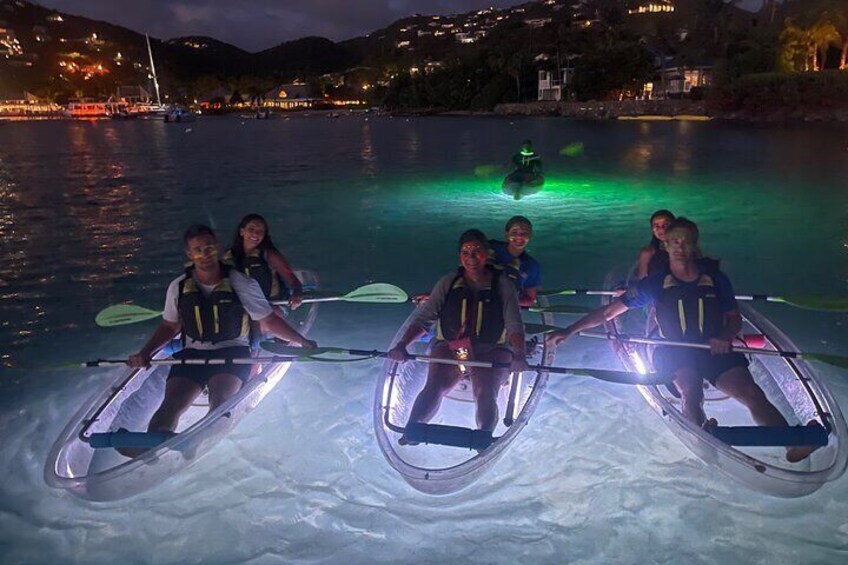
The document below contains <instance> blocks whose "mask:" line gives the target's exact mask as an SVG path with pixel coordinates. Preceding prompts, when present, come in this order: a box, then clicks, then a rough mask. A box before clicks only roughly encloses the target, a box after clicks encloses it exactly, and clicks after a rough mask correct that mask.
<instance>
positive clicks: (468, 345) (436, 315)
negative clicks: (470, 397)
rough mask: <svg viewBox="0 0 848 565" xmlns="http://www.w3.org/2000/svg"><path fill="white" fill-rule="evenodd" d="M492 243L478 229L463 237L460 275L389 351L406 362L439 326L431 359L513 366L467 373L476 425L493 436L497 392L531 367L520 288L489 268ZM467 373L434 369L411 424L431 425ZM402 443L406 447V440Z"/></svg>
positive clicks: (421, 309) (444, 282)
mask: <svg viewBox="0 0 848 565" xmlns="http://www.w3.org/2000/svg"><path fill="white" fill-rule="evenodd" d="M488 257H489V240H488V239H487V238H486V236H485V235H484V234H483V233H482V232H481V231H479V230H468V231H466V232H464V233H463V234H462V236H460V238H459V261H460V264H461V265H462V266H461V267H460V268H459V270H457V271H453V272H451V273H448V274H447V275H445V276H444V277H442V278H441V279H440V280H439V282H438V283H436V286H435V287H433V291H432V292H431V293H430V298H429V299H428V300H427V301H426V302H424V303H423V304H421V305H419V306H418V310H417V312H416V316H415V319H414V320H413V322H412V323H411V324H410V325H409V329H408V330H407V331H406V333H405V334H404V335H403V336H402V337H401V339H400V341H398V343H397V344H395V346H394V347H393V348H392V349H391V350H390V351H389V352H388V357H389V359H392V360H393V361H398V362H404V361H406V360H407V359H408V358H409V354H408V353H407V350H406V348H407V346H408V345H409V344H410V343H412V342H413V341H415V340H417V339H419V338H420V337H421V336H423V335H424V334H425V333H426V332H427V329H428V328H429V326H430V325H432V324H433V323H435V324H436V342H435V344H434V345H433V347H432V349H431V350H430V355H433V356H435V357H443V358H446V359H458V360H461V361H462V360H469V361H471V360H473V361H489V362H499V363H512V366H511V368H510V369H488V368H478V367H474V368H468V373H469V374H470V379H471V385H472V387H473V390H474V399H475V401H476V403H477V413H476V419H477V426H478V428H479V429H481V430H485V431H489V432H491V431H494V429H495V426H496V424H497V421H498V403H497V400H498V391H499V390H500V387H501V385H502V384H503V383H504V382H506V379H507V378H508V377H509V373H510V371H523V370H525V369H526V368H527V362H526V360H525V354H524V323H523V322H522V321H521V311H520V310H519V308H518V299H517V296H516V292H515V288H514V287H513V285H512V283H510V282H509V280H508V279H507V278H506V277H504V276H502V275H501V274H500V273H499V272H498V271H495V270H494V269H492V268H491V266H490V265H488V264H487V261H486V260H487V258H488ZM463 376H464V372H463V371H462V369H461V368H460V367H458V366H454V365H440V364H431V365H430V367H429V370H428V372H427V383H426V384H425V385H424V389H423V390H422V391H421V392H420V393H419V394H418V397H417V398H416V399H415V403H414V404H413V406H412V410H411V411H410V414H409V422H408V423H419V422H420V423H427V422H429V421H430V420H431V419H432V418H433V417H434V416H435V415H436V413H437V412H438V410H439V405H440V404H441V402H442V398H444V396H445V395H447V394H448V393H449V392H450V391H451V389H453V387H454V386H456V385H457V383H459V381H460V379H462V377H463ZM400 443H401V444H402V445H406V444H407V443H408V442H407V441H406V438H405V436H404V437H402V438H401V440H400Z"/></svg>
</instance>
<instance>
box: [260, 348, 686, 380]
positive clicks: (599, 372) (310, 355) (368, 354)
mask: <svg viewBox="0 0 848 565" xmlns="http://www.w3.org/2000/svg"><path fill="white" fill-rule="evenodd" d="M262 348H263V349H266V350H268V351H271V352H273V353H276V354H280V355H286V356H289V355H291V356H299V357H301V358H306V359H312V360H315V356H317V355H322V354H328V353H330V354H333V353H334V354H342V355H354V356H359V357H361V358H362V360H364V359H373V358H375V357H387V356H388V353H387V352H385V351H376V350H368V349H344V348H341V347H318V348H315V349H305V348H300V347H291V346H287V345H284V344H281V343H279V342H263V343H262ZM408 359H409V360H410V361H421V362H423V363H437V364H440V365H464V366H466V367H482V368H489V369H508V368H509V367H510V364H509V363H492V362H489V361H460V360H458V359H445V358H442V357H432V356H429V355H409V357H408ZM324 361H328V362H334V361H336V360H335V359H324ZM528 369H529V370H531V371H538V372H541V373H555V374H569V375H579V376H586V377H593V378H596V379H599V380H602V381H607V382H610V383H616V384H627V385H648V384H664V383H668V382H671V380H672V377H669V376H663V375H656V374H655V375H640V374H638V373H627V372H624V371H610V370H606V369H583V368H570V367H554V366H545V365H530V366H529V367H528Z"/></svg>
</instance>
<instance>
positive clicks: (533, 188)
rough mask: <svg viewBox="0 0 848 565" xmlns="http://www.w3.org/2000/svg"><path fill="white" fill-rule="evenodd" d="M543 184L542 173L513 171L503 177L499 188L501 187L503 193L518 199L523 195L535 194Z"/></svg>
mask: <svg viewBox="0 0 848 565" xmlns="http://www.w3.org/2000/svg"><path fill="white" fill-rule="evenodd" d="M544 184H545V177H544V175H541V174H536V175H534V174H529V173H522V172H521V171H513V172H511V173H510V174H508V175H507V176H506V177H505V178H504V181H503V185H501V188H502V189H503V192H504V194H507V195H509V196H512V197H513V198H515V199H516V200H520V199H521V197H523V196H529V195H531V194H536V193H537V192H539V191H540V190H542V186H543V185H544Z"/></svg>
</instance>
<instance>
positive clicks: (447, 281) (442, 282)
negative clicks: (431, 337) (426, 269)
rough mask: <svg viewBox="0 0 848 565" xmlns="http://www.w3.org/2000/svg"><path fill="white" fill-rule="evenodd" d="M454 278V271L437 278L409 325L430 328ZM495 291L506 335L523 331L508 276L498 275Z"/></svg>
mask: <svg viewBox="0 0 848 565" xmlns="http://www.w3.org/2000/svg"><path fill="white" fill-rule="evenodd" d="M454 280H456V271H453V272H451V273H448V274H447V275H445V276H443V277H442V278H441V279H439V282H437V283H436V286H434V287H433V291H432V292H431V293H430V298H429V299H427V301H426V302H424V303H422V304H421V305H419V306H418V309H417V310H415V314H414V315H413V318H412V322H411V324H410V325H415V326H418V327H419V328H421V329H422V330H425V331H430V329H432V327H433V324H434V323H435V321H436V320H438V319H439V312H441V311H442V308H443V307H444V305H445V300H446V299H447V296H448V293H449V292H450V288H451V285H452V284H453V281H454ZM497 292H498V295H499V296H500V297H501V302H502V303H503V318H504V328H505V329H506V335H507V336H509V335H511V334H517V333H524V322H522V321H521V309H520V308H519V306H518V295H517V294H516V292H515V286H514V285H513V284H512V283H511V282H510V280H509V278H508V277H505V276H503V275H501V276H499V277H498V286H497Z"/></svg>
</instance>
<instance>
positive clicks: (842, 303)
mask: <svg viewBox="0 0 848 565" xmlns="http://www.w3.org/2000/svg"><path fill="white" fill-rule="evenodd" d="M621 293H622V291H620V290H587V289H585V288H558V289H552V290H540V291H539V292H538V294H539V295H540V296H556V295H562V296H576V295H579V294H583V295H586V296H619V295H620V294H621ZM736 300H754V301H756V300H759V301H765V302H775V303H779V304H786V305H788V306H794V307H796V308H803V309H805V310H820V311H823V312H848V296H819V295H814V294H787V295H784V296H771V295H768V294H737V295H736ZM543 311H546V312H556V310H543Z"/></svg>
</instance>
